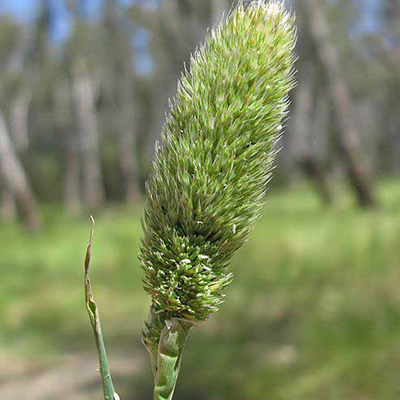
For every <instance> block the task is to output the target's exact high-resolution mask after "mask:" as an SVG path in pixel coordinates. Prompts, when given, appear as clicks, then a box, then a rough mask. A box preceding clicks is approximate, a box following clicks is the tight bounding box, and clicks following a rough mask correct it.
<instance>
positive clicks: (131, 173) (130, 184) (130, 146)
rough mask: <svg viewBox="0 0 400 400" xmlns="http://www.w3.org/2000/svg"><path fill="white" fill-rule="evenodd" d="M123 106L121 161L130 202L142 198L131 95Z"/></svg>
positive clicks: (126, 196)
mask: <svg viewBox="0 0 400 400" xmlns="http://www.w3.org/2000/svg"><path fill="white" fill-rule="evenodd" d="M122 107H123V108H122V120H123V121H122V122H123V124H122V125H123V126H122V129H121V133H120V135H121V136H120V161H121V172H122V177H123V181H124V187H125V193H124V195H125V200H126V201H127V202H128V203H137V202H138V201H139V200H140V174H139V162H138V154H137V138H136V132H135V130H136V128H135V124H134V121H132V117H131V115H132V113H133V108H134V107H133V105H132V99H131V98H130V96H129V97H126V98H125V103H124V104H123V106H122Z"/></svg>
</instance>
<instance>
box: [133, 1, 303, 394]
mask: <svg viewBox="0 0 400 400" xmlns="http://www.w3.org/2000/svg"><path fill="white" fill-rule="evenodd" d="M295 41H296V31H295V26H294V18H293V16H292V15H291V14H290V13H288V12H286V11H285V9H284V6H283V4H282V3H281V2H280V1H270V2H266V1H261V0H258V1H253V2H252V3H250V5H248V6H245V5H244V3H243V2H239V4H238V5H237V7H236V8H235V9H234V10H232V12H231V13H230V14H229V15H228V17H227V18H226V19H224V20H223V21H222V23H221V25H220V26H219V27H216V28H215V29H213V30H212V31H211V32H210V34H209V37H208V38H207V40H206V42H205V44H204V45H203V46H201V47H200V48H199V49H198V50H197V51H196V52H195V54H194V55H193V56H192V57H191V62H190V67H189V69H188V70H186V71H185V72H184V73H183V75H182V77H181V79H180V81H179V83H178V91H177V95H176V97H175V99H174V100H173V102H172V103H171V105H170V113H169V116H168V118H167V121H166V123H165V125H164V127H163V131H162V139H161V143H160V144H159V145H158V146H157V149H156V155H155V160H154V163H153V171H152V175H151V177H150V179H149V181H148V182H147V186H146V192H147V202H146V206H145V214H144V218H143V230H144V237H143V239H142V242H141V250H140V259H141V264H142V268H143V270H144V273H145V275H144V280H143V282H144V289H145V290H146V291H147V292H148V293H149V294H150V295H151V298H152V303H151V307H150V311H149V317H148V320H147V322H146V323H145V327H144V330H143V342H144V344H145V346H146V348H147V349H148V351H149V353H150V356H151V360H152V366H153V373H154V379H155V392H154V399H157V400H158V399H164V400H165V399H171V398H172V395H173V391H174V388H175V384H176V379H177V376H178V372H179V364H180V360H181V356H182V350H183V346H184V344H185V342H186V338H187V335H188V333H189V331H190V330H191V327H192V326H193V325H195V324H196V323H198V322H201V321H205V320H207V319H208V318H209V316H210V315H211V314H213V313H214V312H216V311H217V310H218V307H219V306H220V304H221V303H222V302H223V300H224V294H223V289H224V288H225V287H226V286H227V285H228V284H229V283H230V282H231V281H232V274H231V273H230V272H228V270H227V267H228V264H229V262H230V259H231V257H232V255H233V253H234V252H235V251H236V250H237V249H238V248H240V246H241V245H242V244H243V243H244V242H245V241H246V240H247V238H248V235H249V232H250V231H251V229H252V227H253V225H254V222H255V221H256V219H257V218H258V216H259V215H260V212H261V207H262V202H263V196H264V194H265V190H266V185H267V183H268V181H269V179H270V177H271V170H272V163H273V160H274V156H275V152H274V150H273V147H274V144H275V143H276V141H277V139H278V138H279V137H280V135H281V133H282V123H283V120H284V118H285V116H286V114H287V109H288V92H289V90H290V89H291V88H292V87H293V86H294V76H293V63H294V55H293V48H294V45H295Z"/></svg>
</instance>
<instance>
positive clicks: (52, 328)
mask: <svg viewBox="0 0 400 400" xmlns="http://www.w3.org/2000/svg"><path fill="white" fill-rule="evenodd" d="M378 194H379V198H380V201H381V207H380V208H379V209H376V210H373V211H363V210H360V209H357V208H355V207H354V206H352V204H351V203H350V202H347V201H346V200H344V201H343V202H342V203H341V204H339V205H337V206H335V207H334V208H330V209H327V208H323V207H321V206H320V205H319V203H318V199H317V198H316V197H315V195H314V193H313V192H312V191H311V190H309V189H307V188H303V189H296V190H294V189H293V190H287V191H279V190H272V191H271V193H270V194H269V195H268V201H267V205H266V206H265V212H264V217H263V218H262V220H261V221H260V222H259V223H258V225H257V228H256V229H255V231H254V232H253V234H252V235H251V238H250V240H249V242H248V243H247V244H246V245H245V246H244V247H243V248H242V249H241V250H240V251H239V253H238V254H237V255H236V256H235V258H234V261H233V265H232V270H233V272H234V273H235V280H234V282H233V284H232V285H231V286H230V287H229V288H228V290H227V301H226V304H225V305H224V306H223V307H222V308H221V310H220V312H219V313H218V314H217V315H216V316H214V317H212V318H211V320H210V321H208V322H207V323H205V324H204V325H202V326H200V327H199V328H198V329H196V331H195V332H194V333H193V334H192V336H191V337H190V340H189V343H188V346H187V348H186V350H185V355H184V359H183V365H182V372H181V376H180V379H179V383H178V390H177V393H176V397H175V398H176V400H179V399H188V398H190V399H192V400H196V399H198V400H204V399H221V400H222V399H224V400H225V399H226V400H228V399H229V400H236V399H237V400H239V399H240V400H261V399H262V400H303V399H304V400H305V399H307V400H321V399H324V400H336V399H338V400H339V399H340V400H347V399H348V400H395V399H399V398H400V385H399V373H400V183H398V182H395V181H388V182H382V183H381V184H380V185H379V188H378ZM45 214H46V215H45V227H44V229H43V231H42V232H41V233H40V234H38V235H36V236H31V235H29V234H28V233H27V232H25V231H24V230H23V228H22V227H18V226H17V227H15V226H5V225H0V243H1V244H0V270H1V278H0V352H1V353H3V354H4V353H6V354H8V355H11V356H18V357H19V358H21V357H25V358H27V359H28V358H32V357H34V358H39V359H40V358H44V359H45V358H46V357H47V356H50V355H54V354H58V355H63V354H66V353H71V352H94V347H93V344H92V342H91V331H90V327H89V322H88V319H87V315H86V313H85V309H84V304H83V259H84V254H85V250H86V244H87V241H88V238H89V231H90V221H89V219H88V218H86V219H84V218H82V219H75V220H72V219H68V218H67V217H64V216H61V213H60V210H58V209H57V208H56V207H50V206H49V207H47V208H45ZM140 215H141V207H137V208H136V209H129V210H128V209H126V208H123V207H114V208H111V209H110V210H108V211H106V212H103V214H102V215H100V216H98V217H97V218H96V233H95V243H94V246H93V250H92V251H93V252H92V265H91V268H92V269H91V276H92V284H93V287H94V290H95V294H96V299H97V300H98V302H99V305H100V311H101V314H102V321H103V325H104V330H105V335H106V340H107V344H108V346H109V348H110V354H111V358H112V354H113V352H114V351H117V350H121V351H123V350H124V349H128V348H132V347H137V348H141V347H140V346H141V344H140V330H141V327H142V322H143V319H144V318H145V316H146V312H147V307H148V304H149V298H148V296H147V295H145V294H144V292H143V290H142V289H141V276H142V273H141V270H140V268H139V262H138V260H137V253H138V242H139V238H140V236H141V226H140ZM146 367H147V366H146ZM133 384H135V385H139V389H138V388H135V389H138V390H139V392H141V391H142V392H143V393H146V396H147V397H149V395H148V394H149V393H150V388H148V387H147V386H148V385H150V367H149V366H148V368H144V370H143V379H137V380H136V381H135V382H133V383H132V385H133ZM143 398H145V397H143Z"/></svg>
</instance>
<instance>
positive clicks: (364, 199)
mask: <svg viewBox="0 0 400 400" xmlns="http://www.w3.org/2000/svg"><path fill="white" fill-rule="evenodd" d="M301 3H302V4H303V5H304V6H305V7H306V11H307V15H308V18H309V23H310V28H311V33H312V35H313V37H314V40H315V43H316V45H317V51H318V56H319V59H320V62H321V65H322V67H323V69H324V71H325V74H326V78H327V82H328V90H329V91H330V96H331V98H332V103H333V106H334V111H335V114H336V121H337V124H338V127H339V137H338V140H339V143H340V146H341V148H342V152H343V156H344V158H345V161H346V163H347V166H348V173H349V178H350V181H351V183H352V186H353V188H354V191H355V193H356V196H357V199H358V202H359V204H360V205H361V206H364V207H371V206H374V205H375V199H374V195H373V187H372V181H371V176H370V171H369V169H368V168H367V164H366V161H365V160H364V158H363V151H362V146H361V142H360V132H359V129H358V126H357V123H356V121H355V118H354V109H353V104H352V101H351V96H350V92H349V89H348V87H347V85H346V83H345V80H344V77H343V74H342V72H341V69H340V58H339V52H338V50H337V48H336V47H335V45H334V43H333V42H332V40H331V39H332V34H331V32H330V29H329V25H328V21H327V19H326V17H325V14H324V9H323V5H321V2H320V1H319V0H305V1H302V2H301Z"/></svg>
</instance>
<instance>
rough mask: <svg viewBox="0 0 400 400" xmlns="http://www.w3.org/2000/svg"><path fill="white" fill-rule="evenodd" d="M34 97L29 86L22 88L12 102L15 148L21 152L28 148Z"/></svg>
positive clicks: (12, 129)
mask: <svg viewBox="0 0 400 400" xmlns="http://www.w3.org/2000/svg"><path fill="white" fill-rule="evenodd" d="M31 99H32V92H31V90H30V89H29V88H27V87H24V88H21V90H20V91H19V93H18V94H17V95H16V97H15V98H14V99H13V100H12V102H11V110H10V125H11V133H12V136H13V141H14V144H15V149H16V150H17V151H18V152H20V151H22V152H25V151H26V150H28V146H29V135H28V114H29V106H30V103H31Z"/></svg>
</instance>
